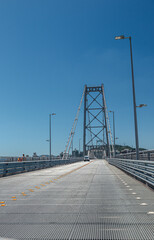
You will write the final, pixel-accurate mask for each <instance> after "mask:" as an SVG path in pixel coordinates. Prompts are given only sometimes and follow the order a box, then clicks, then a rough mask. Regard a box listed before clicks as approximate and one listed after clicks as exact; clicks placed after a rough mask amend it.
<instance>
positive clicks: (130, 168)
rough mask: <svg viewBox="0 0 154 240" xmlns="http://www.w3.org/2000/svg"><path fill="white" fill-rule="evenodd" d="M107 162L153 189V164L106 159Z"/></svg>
mask: <svg viewBox="0 0 154 240" xmlns="http://www.w3.org/2000/svg"><path fill="white" fill-rule="evenodd" d="M107 160H108V162H109V163H110V164H112V165H114V166H116V167H118V168H120V169H122V170H123V171H125V172H127V173H129V174H131V175H132V176H134V177H136V178H137V179H139V180H141V181H143V182H144V183H147V184H148V185H150V186H152V187H154V162H153V161H142V160H130V159H129V160H128V159H118V158H108V159H107Z"/></svg>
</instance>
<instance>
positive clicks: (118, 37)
mask: <svg viewBox="0 0 154 240" xmlns="http://www.w3.org/2000/svg"><path fill="white" fill-rule="evenodd" d="M124 38H125V36H124V35H120V36H116V37H115V40H120V39H124Z"/></svg>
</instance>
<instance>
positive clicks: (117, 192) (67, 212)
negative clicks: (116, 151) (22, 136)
mask: <svg viewBox="0 0 154 240" xmlns="http://www.w3.org/2000/svg"><path fill="white" fill-rule="evenodd" d="M0 202H1V203H0V237H1V238H0V239H74V240H75V239H82V240H83V239H105V240H113V239H114V240H117V239H120V240H142V239H145V240H149V239H150V240H153V239H154V214H153V213H154V193H153V191H152V190H151V189H149V188H147V187H146V186H144V185H143V184H142V183H140V182H138V181H137V180H135V179H133V178H132V177H130V176H128V175H126V174H125V173H124V172H122V171H121V170H119V169H117V168H115V167H114V166H111V165H108V163H107V162H106V161H105V160H94V161H91V162H90V164H89V163H85V162H79V163H74V164H71V165H65V166H60V167H55V168H51V169H44V170H39V171H35V172H30V173H24V174H19V175H14V176H9V177H5V178H1V179H0Z"/></svg>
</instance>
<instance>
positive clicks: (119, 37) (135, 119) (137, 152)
mask: <svg viewBox="0 0 154 240" xmlns="http://www.w3.org/2000/svg"><path fill="white" fill-rule="evenodd" d="M127 38H128V39H129V42H130V56H131V70H132V88H133V105H134V125H135V141H136V159H137V160H139V141H138V128H137V114H136V98H135V85H134V70H133V55H132V42H131V37H130V36H129V37H125V36H124V35H121V36H116V37H115V40H120V39H127Z"/></svg>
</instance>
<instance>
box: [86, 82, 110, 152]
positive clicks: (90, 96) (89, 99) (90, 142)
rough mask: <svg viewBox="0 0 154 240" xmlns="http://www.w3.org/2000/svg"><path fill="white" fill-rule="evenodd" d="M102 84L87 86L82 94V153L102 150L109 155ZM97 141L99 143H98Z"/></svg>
mask: <svg viewBox="0 0 154 240" xmlns="http://www.w3.org/2000/svg"><path fill="white" fill-rule="evenodd" d="M107 124H108V121H107V109H106V102H105V95H104V86H103V85H101V86H97V87H87V85H85V95H84V130H83V154H84V155H87V152H88V151H92V150H93V151H102V154H103V152H105V153H106V155H107V156H109V155H110V143H109V136H108V126H107ZM98 143H99V144H98Z"/></svg>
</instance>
